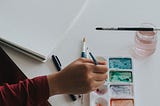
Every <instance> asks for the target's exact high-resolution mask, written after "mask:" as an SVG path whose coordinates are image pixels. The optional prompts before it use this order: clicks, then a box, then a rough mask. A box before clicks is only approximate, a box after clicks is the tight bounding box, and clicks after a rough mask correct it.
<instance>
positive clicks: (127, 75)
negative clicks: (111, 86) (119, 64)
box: [109, 70, 133, 83]
mask: <svg viewBox="0 0 160 106" xmlns="http://www.w3.org/2000/svg"><path fill="white" fill-rule="evenodd" d="M109 81H110V82H112V83H120V82H121V83H132V82H133V77H132V72H131V71H114V70H111V71H110V72H109Z"/></svg>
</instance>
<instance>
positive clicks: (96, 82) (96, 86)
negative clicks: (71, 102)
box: [92, 81, 105, 90]
mask: <svg viewBox="0 0 160 106" xmlns="http://www.w3.org/2000/svg"><path fill="white" fill-rule="evenodd" d="M104 83H105V81H95V82H94V87H93V88H92V89H93V90H96V89H97V88H98V87H100V86H102V85H103V84H104Z"/></svg>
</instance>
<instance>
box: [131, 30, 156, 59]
mask: <svg viewBox="0 0 160 106" xmlns="http://www.w3.org/2000/svg"><path fill="white" fill-rule="evenodd" d="M156 34H157V33H156V32H155V31H138V32H136V36H135V48H134V49H135V50H134V51H135V54H136V55H138V56H141V57H146V56H149V55H151V54H153V53H154V52H155V50H156V44H157V35H156Z"/></svg>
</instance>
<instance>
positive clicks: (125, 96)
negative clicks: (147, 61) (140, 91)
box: [90, 57, 135, 106]
mask: <svg viewBox="0 0 160 106" xmlns="http://www.w3.org/2000/svg"><path fill="white" fill-rule="evenodd" d="M106 60H107V62H108V68H109V69H108V79H107V81H106V82H105V84H104V85H103V86H101V87H99V88H98V89H97V90H96V91H93V92H91V93H90V106H135V99H134V79H133V73H134V71H133V61H132V58H129V57H110V58H107V59H106Z"/></svg>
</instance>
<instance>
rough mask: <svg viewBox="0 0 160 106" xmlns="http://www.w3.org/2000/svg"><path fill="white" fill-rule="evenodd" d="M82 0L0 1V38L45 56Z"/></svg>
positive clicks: (59, 37) (62, 34)
mask: <svg viewBox="0 0 160 106" xmlns="http://www.w3.org/2000/svg"><path fill="white" fill-rule="evenodd" d="M84 1H85V0H79V1H75V0H69V1H66V0H3V1H0V14H1V16H0V38H1V39H4V40H6V41H8V42H9V43H12V44H14V45H17V46H20V47H22V48H24V49H25V50H27V51H31V52H33V53H37V54H39V55H42V56H47V55H48V54H49V53H51V51H53V50H54V48H55V47H56V45H57V44H58V43H59V42H60V41H61V39H62V38H63V36H64V33H65V31H66V30H67V28H68V27H69V26H70V24H71V23H72V21H73V19H74V17H76V15H77V13H78V12H79V11H80V9H81V6H82V5H83V3H84Z"/></svg>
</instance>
